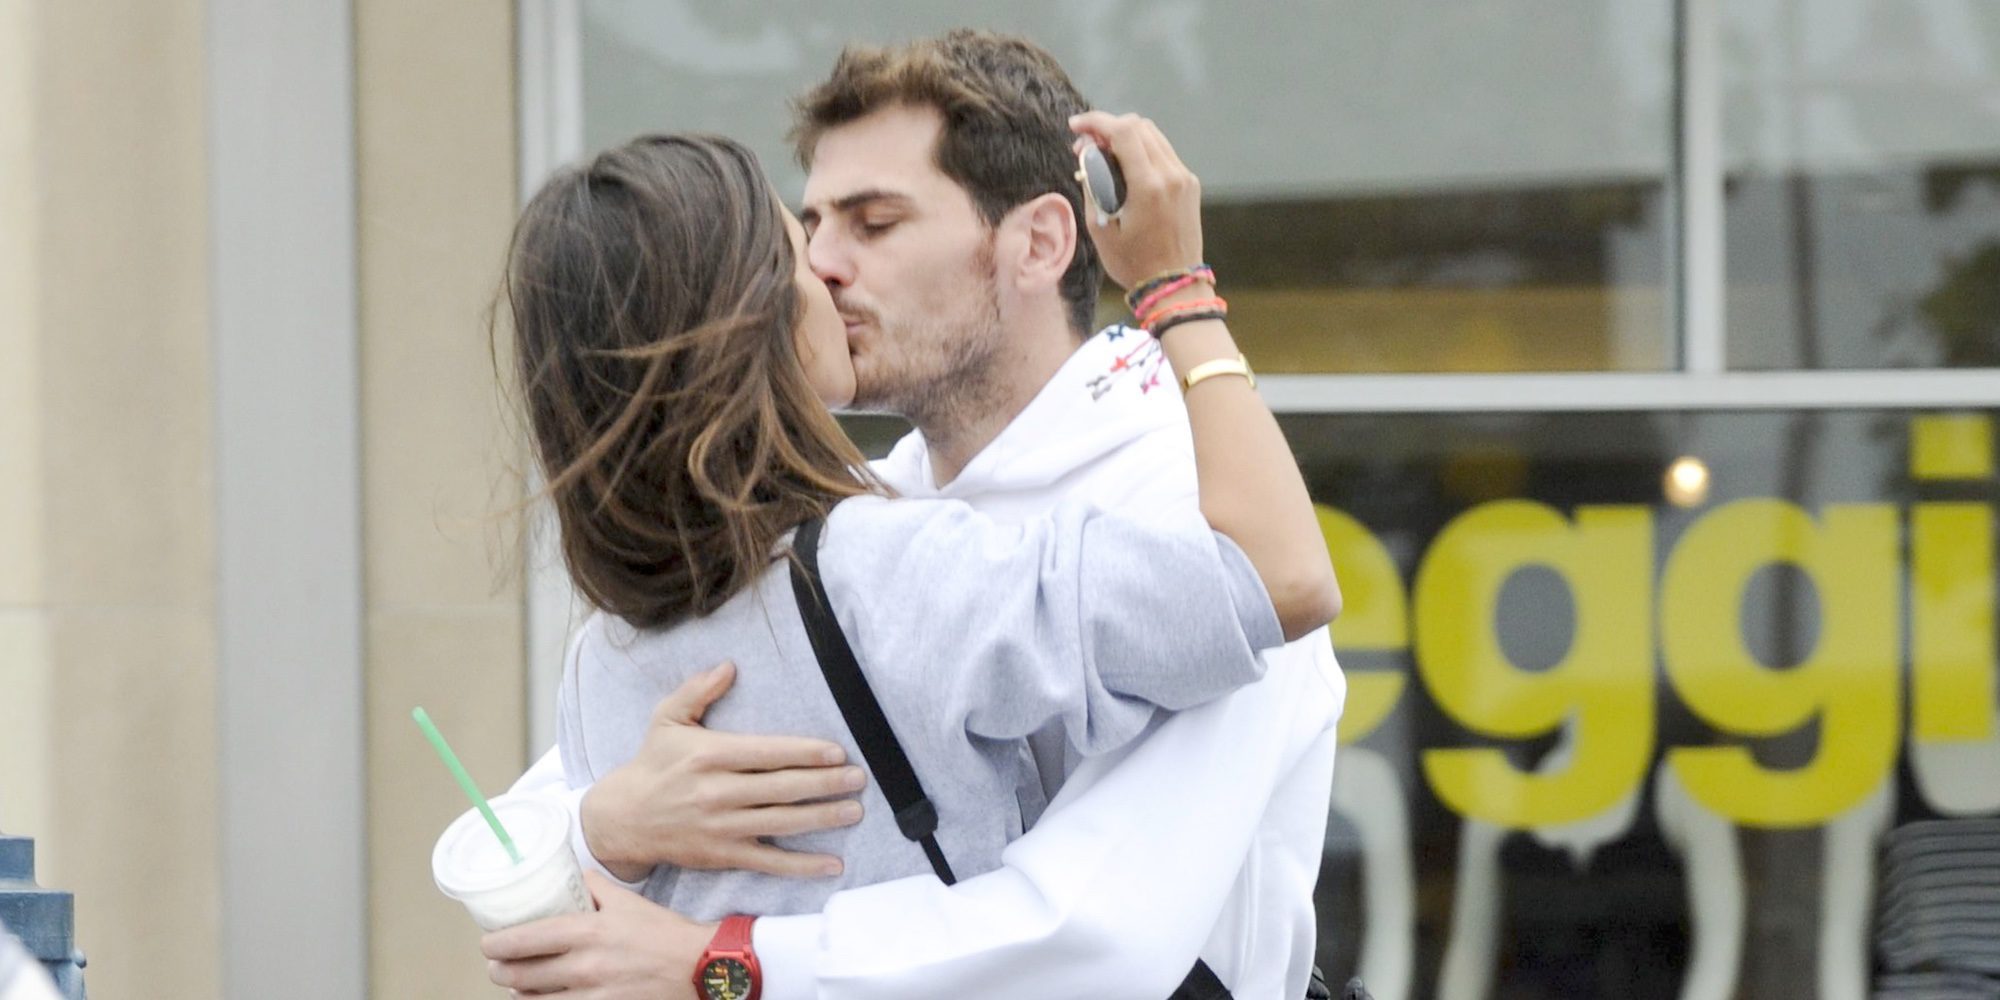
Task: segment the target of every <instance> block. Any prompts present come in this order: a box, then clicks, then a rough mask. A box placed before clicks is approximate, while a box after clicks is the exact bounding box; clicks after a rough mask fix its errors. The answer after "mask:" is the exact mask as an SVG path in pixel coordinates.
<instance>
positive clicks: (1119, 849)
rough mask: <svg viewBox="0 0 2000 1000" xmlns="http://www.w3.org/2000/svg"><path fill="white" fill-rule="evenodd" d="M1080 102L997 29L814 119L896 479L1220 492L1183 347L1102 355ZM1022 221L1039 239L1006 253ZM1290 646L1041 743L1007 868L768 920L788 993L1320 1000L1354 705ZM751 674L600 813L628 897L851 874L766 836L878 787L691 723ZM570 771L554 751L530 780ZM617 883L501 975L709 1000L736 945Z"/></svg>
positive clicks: (1050, 500)
mask: <svg viewBox="0 0 2000 1000" xmlns="http://www.w3.org/2000/svg"><path fill="white" fill-rule="evenodd" d="M1085 107H1086V105H1085V103H1084V101H1083V99H1082V98H1081V96H1080V95H1078V94H1077V93H1076V90H1075V88H1074V86H1073V85H1072V84H1071V83H1070V81H1069V80H1068V78H1067V77H1066V76H1065V75H1064V74H1063V72H1062V70H1061V69H1060V67H1058V66H1057V65H1056V64H1055V62H1054V60H1053V59H1051V58H1050V57H1049V56H1048V54H1047V53H1045V52H1042V51H1041V50H1039V49H1037V48H1035V47H1033V46H1032V45H1030V44H1028V43H1026V42H1022V41H1019V40H1014V39H1007V38H1001V37H997V36H993V35H988V34H983V33H977V32H954V33H952V34H950V35H947V36H945V37H943V38H940V39H934V40H927V41H920V42H916V43H913V44H911V45H909V46H906V47H902V48H897V49H890V50H849V51H848V52H846V53H844V54H843V55H842V57H841V60H840V62H839V64H838V65H837V66H836V67H835V69H834V71H833V73H832V76H831V77H830V78H829V79H828V80H827V81H826V82H825V83H823V84H822V85H820V86H819V87H818V88H816V89H814V90H813V91H812V92H811V93H809V94H808V95H806V96H805V97H804V98H803V99H802V100H801V101H800V103H799V109H798V110H799V116H798V121H797V123H796V128H795V130H794V135H795V138H796V141H797V143H798V149H799V153H800V157H801V160H802V161H803V162H805V163H806V165H807V166H808V167H809V169H810V175H809V177H808V179H807V182H806V191H805V198H804V206H803V209H804V210H803V212H802V213H801V218H802V221H803V222H804V223H805V224H806V227H807V229H808V231H809V233H810V242H809V251H808V257H809V261H810V264H811V266H812V267H813V269H814V271H815V272H816V273H817V274H818V275H819V276H820V278H821V279H822V280H824V281H825V282H826V283H827V284H828V286H829V288H830V289H831V290H832V292H833V295H834V299H835V302H836V303H837V304H838V305H839V307H840V309H841V312H842V315H843V317H844V318H845V319H846V320H847V321H848V335H849V342H850V348H851V351H852V354H853V360H854V365H855V374H856V381H857V386H858V390H859V391H858V398H857V405H858V406H860V407H862V408H866V409H880V410H887V411H891V412H896V413H900V414H902V415H903V416H905V417H907V418H909V419H910V420H911V422H912V423H913V424H914V425H915V426H916V428H917V430H916V432H915V433H913V434H912V435H911V436H910V437H908V438H906V439H905V440H904V441H902V442H901V443H900V444H899V445H898V446H897V447H896V449H895V451H894V453H893V454H892V455H891V456H890V457H889V458H888V459H886V460H885V461H884V462H882V463H879V465H878V470H877V471H878V472H879V473H880V474H881V475H882V477H883V478H884V479H885V481H887V482H888V483H889V484H890V485H891V486H893V487H894V488H896V489H897V490H898V491H899V492H901V493H903V494H905V495H909V496H944V497H953V498H958V499H962V500H965V501H967V502H968V503H971V504H972V505H973V506H975V507H977V508H979V509H980V510H982V511H984V512H986V513H988V514H989V515H992V516H994V517H996V518H1000V519H1003V520H1019V519H1024V518H1029V517H1034V516H1036V515H1038V514H1040V513H1042V512H1044V511H1045V510H1047V509H1048V508H1050V507H1052V506H1053V505H1054V503H1055V502H1056V500H1057V499H1058V498H1059V497H1063V496H1078V495H1081V496H1084V497H1087V498H1089V499H1091V500H1093V501H1095V502H1096V503H1098V504H1100V505H1102V506H1105V507H1108V508H1113V509H1118V510H1121V511H1124V512H1128V513H1132V514H1135V515H1141V516H1143V515H1147V514H1159V513H1164V512H1166V511H1169V510H1171V509H1175V508H1177V507H1178V508H1179V509H1183V510H1185V509H1187V505H1192V504H1194V503H1195V502H1196V498H1195V488H1194V482H1195V480H1194V472H1193V462H1192V450H1191V448H1192V445H1191V441H1190V439H1189V436H1188V431H1187V427H1186V423H1185V419H1184V417H1183V416H1181V414H1180V413H1179V412H1178V409H1177V407H1178V406H1179V405H1180V404H1179V400H1178V397H1177V396H1176V395H1175V393H1174V392H1173V390H1172V382H1173V379H1172V375H1171V373H1170V372H1163V370H1162V367H1161V365H1162V359H1161V358H1160V357H1159V352H1158V350H1157V347H1156V346H1155V345H1153V344H1152V342H1151V341H1150V340H1149V339H1148V338H1147V337H1146V335H1145V334H1143V333H1141V332H1138V331H1128V330H1125V329H1123V328H1113V329H1112V330H1108V331H1105V332H1104V333H1102V334H1099V335H1098V336H1096V337H1092V338H1088V339H1086V334H1087V331H1088V330H1089V329H1090V326H1091V318H1092V314H1093V310H1094V308H1095V305H1096V299H1097V294H1098V287H1099V284H1100V281H1101V269H1100V266H1099V264H1098V262H1097V260H1096V257H1095V254H1094V252H1093V250H1092V248H1091V245H1090V242H1089V241H1088V239H1085V238H1083V237H1082V235H1081V224H1080V220H1081V219H1082V213H1083V211H1084V205H1083V202H1082V195H1081V191H1080V189H1079V187H1078V185H1077V183H1076V182H1075V180H1074V179H1073V177H1072V174H1073V172H1074V170H1075V168H1076V162H1075V159H1074V156H1073V154H1071V153H1070V142H1071V140H1072V139H1073V138H1074V137H1073V135H1072V132H1071V118H1072V116H1074V115H1077V114H1079V113H1081V112H1083V111H1084V110H1085ZM1132 125H1133V123H1132V122H1130V121H1122V120H1115V119H1111V118H1110V117H1109V116H1104V115H1099V114H1094V113H1093V114H1091V115H1089V116H1086V117H1085V118H1084V119H1083V120H1082V121H1081V122H1080V127H1083V128H1086V129H1092V130H1096V131H1097V132H1100V133H1102V132H1107V131H1112V130H1117V129H1124V128H1130V127H1132ZM1052 192H1053V193H1055V195H1052V194H1051V193H1052ZM1003 220H1006V221H1007V222H1008V223H1009V225H1007V226H1006V227H1005V228H1006V230H1007V231H1008V232H1009V233H1012V234H1016V236H1015V237H1010V239H1015V240H1016V243H1015V244H1010V245H1009V246H1007V247H998V246H997V245H996V239H995V234H996V232H997V231H998V230H999V228H1000V224H1001V223H1002V222H1003ZM1020 234H1025V235H1020ZM1021 240H1025V241H1027V243H1028V244H1029V245H1026V246H1024V245H1020V244H1019V241H1021ZM1001 259H1004V261H1005V262H1006V263H1005V264H1004V265H997V264H996V260H1001ZM1188 263H1189V264H1193V263H1196V262H1195V261H1189V262H1188ZM1162 585H1163V586H1170V585H1172V582H1171V581H1162ZM1164 625H1166V623H1163V626H1164ZM1269 655H1270V661H1269V664H1270V669H1269V670H1268V671H1267V673H1266V676H1265V678H1264V679H1263V680H1261V681H1259V682H1257V683H1255V684H1252V685H1250V686H1249V687H1246V688H1244V689H1242V690H1240V691H1238V692H1236V693H1234V694H1232V695H1230V696H1227V697H1225V698H1223V699H1221V700H1219V701H1217V702H1215V703H1212V704H1210V705H1207V706H1203V707H1201V708H1198V709H1195V710H1192V711H1189V712H1185V713H1181V714H1179V715H1177V716H1173V717H1171V718H1167V719H1164V720H1162V721H1160V722H1158V723H1156V724H1155V725H1154V727H1153V728H1152V729H1151V730H1150V731H1149V732H1148V734H1147V735H1145V736H1143V737H1142V738H1140V739H1139V740H1137V741H1134V742H1133V743H1132V744H1130V745H1128V746H1127V747H1125V748H1124V749H1122V750H1120V751H1118V752H1116V753H1113V754H1110V755H1107V756H1104V757H1100V758H1094V759H1089V760H1084V761H1074V760H1069V759H1067V757H1068V755H1067V754H1066V753H1064V752H1063V750H1062V748H1061V747H1060V746H1059V745H1051V743H1050V741H1047V740H1043V741H1039V742H1038V743H1037V750H1038V753H1037V762H1036V763H1037V764H1038V766H1039V767H1040V769H1041V772H1042V774H1043V775H1044V782H1043V783H1042V784H1041V785H1036V786H1031V787H1026V788H1023V789H1021V790H1020V792H1019V794H1020V798H1021V807H1022V809H1023V816H1024V821H1028V822H1033V823H1034V824H1035V825H1034V828H1033V829H1032V830H1031V831H1030V832H1029V833H1028V834H1027V835H1025V836H1024V837H1022V838H1021V839H1020V840H1018V841H1016V842H1015V843H1014V844H1012V845H1010V847H1009V848H1008V849H1007V852H1006V855H1005V866H1004V867H1003V868H1001V869H1000V870H998V871H995V872H990V873H987V874H985V875H982V876H979V877H977V878H973V879H970V880H967V881H966V882H964V883H961V884H960V885H958V886H955V887H946V886H945V885H943V883H942V882H940V881H939V880H937V879H935V878H930V877H923V878H912V879H903V880H900V881H897V882H891V883H884V884H880V885H875V886H868V887H864V888H860V889H855V890H850V891H847V892H843V893H839V894H837V895H836V896H835V897H834V898H833V900H832V902H830V903H829V904H828V906H827V908H826V909H825V911H824V912H823V913H821V914H817V915H808V916H795V917H774V918H763V919H759V920H757V921H756V922H755V924H754V925H753V947H754V951H755V954H756V956H757V959H758V962H759V964H760V966H761V978H762V984H761V989H762V995H763V996H764V997H767V998H770V1000H785V998H790V997H807V996H819V997H936V996H941V995H956V996H959V997H974V996H994V997H1018V996H1063V995H1085V994H1088V995H1092V996H1128V995H1129V996H1135V997H1166V996H1168V995H1169V994H1171V993H1173V992H1174V990H1175V989H1176V987H1177V986H1179V985H1180V984H1181V983H1182V980H1183V978H1184V977H1185V976H1186V975H1187V974H1188V969H1189V968H1190V966H1192V965H1194V963H1195V961H1196V959H1197V957H1199V958H1200V959H1202V960H1204V961H1205V963H1206V965H1207V966H1208V967H1209V968H1211V969H1212V970H1213V972H1214V973H1215V975H1216V976H1217V977H1218V978H1219V979H1220V982H1221V983H1222V984H1223V985H1225V986H1226V987H1227V988H1228V989H1229V991H1230V994H1231V995H1233V996H1235V997H1237V998H1240V1000H1247V998H1253V997H1254V998H1279V997H1286V998H1289V997H1297V996H1300V995H1302V994H1303V991H1304V985H1305V980H1306V977H1307V974H1308V971H1309V969H1310V966H1311V962H1312V952H1313V941H1314V931H1315V927H1314V920H1313V913H1312V902H1311V892H1312V886H1313V883H1314V881H1315V878H1316V876H1317V873H1318V866H1319V860H1320V850H1321V844H1322V841H1323V836H1324V831H1325V823H1326V815H1327V799H1328V796H1329V794H1330V790H1331V782H1332V767H1333V754H1334V745H1335V736H1334V726H1335V722H1336V720H1337V718H1338V715H1339V710H1340V705H1341V700H1342V697H1343V694H1344V686H1343V683H1342V681H1341V678H1340V675H1339V671H1338V668H1337V667H1336V666H1335V665H1334V663H1333V658H1332V649H1331V646H1330V644H1329V642H1328V639H1327V636H1326V634H1325V633H1324V632H1323V631H1322V632H1318V633H1315V634H1313V635H1311V636H1308V637H1307V638H1306V639H1304V640H1301V641H1300V642H1298V643H1294V644H1292V645H1291V646H1288V647H1285V648H1284V649H1281V650H1277V651H1273V652H1272V653H1271V654H1269ZM727 683H728V672H727V669H726V668H725V669H721V670H718V671H717V672H715V673H713V674H711V675H708V676H706V677H705V678H698V679H697V680H696V681H695V682H691V684H690V686H689V687H688V688H684V689H683V691H681V692H679V693H677V694H676V695H675V696H673V697H670V698H669V699H668V701H667V702H666V703H664V704H663V705H662V708H661V710H660V712H659V713H657V714H656V721H657V722H658V725H656V727H655V729H654V731H653V733H652V734H651V735H650V736H649V738H648V741H647V746H646V747H645V748H644V749H642V751H641V753H640V755H639V758H638V759H637V760H635V761H634V762H633V763H632V764H630V765H628V766H627V768H624V769H621V770H620V771H619V772H617V773H615V774H614V775H612V776H610V777H607V778H606V779H605V780H604V781H603V782H601V783H600V784H599V785H598V786H596V787H595V788H593V789H591V790H590V791H589V792H588V793H587V794H585V795H584V796H583V797H582V799H581V802H580V804H579V807H578V811H579V815H580V817H581V821H580V823H579V837H578V840H579V853H580V854H582V855H584V856H585V857H586V859H587V860H593V861H600V862H603V863H604V864H605V865H606V866H607V867H608V868H609V869H610V870H611V871H612V872H614V873H615V874H619V875H623V876H625V877H627V878H630V877H634V876H636V875H637V874H639V873H641V872H643V871H644V870H645V869H646V868H648V867H650V866H651V865H652V864H653V863H656V862H657V863H668V864H677V865H682V866H688V867H745V868H754V869H757V870H761V871H770V872H774V873H778V874H793V875H799V876H802V877H804V876H811V875H815V874H821V875H823V874H827V873H829V872H830V871H833V870H836V869H834V868H832V867H831V866H833V865H837V859H829V858H822V857H816V856H801V855H791V854H786V853H784V852H782V851H779V850H777V849H776V848H774V847H772V846H770V845H769V844H766V843H763V842H761V840H760V839H759V838H761V837H763V836H772V835H782V834H785V833H791V832H798V831H800V830H804V829H817V828H823V827H826V826H831V825H836V824H838V823H841V822H847V821H851V820H850V819H848V818H846V817H843V816H841V815H840V814H839V810H840V809H841V808H842V807H845V806H847V805H848V803H846V802H844V801H835V802H821V801H813V800H816V799H821V798H824V797H826V796H829V795H835V794H847V793H849V792H851V790H852V788H853V787H856V786H855V785H853V784H847V783H848V782H852V781H854V780H855V779H856V778H857V777H858V775H857V774H856V773H855V772H853V771H852V770H851V769H848V768H843V767H839V766H834V765H835V764H837V760H838V756H837V755H838V749H837V748H831V753H832V754H833V757H831V758H829V757H827V756H824V755H826V754H828V753H829V749H830V745H827V744H821V743H817V742H815V741H798V740H791V741H787V740H782V739H775V738H774V739H768V740H759V739H758V738H754V737H746V736H740V735H734V734H721V733H707V732H706V731H703V730H700V729H699V728H697V727H695V726H694V725H693V723H694V722H696V721H698V719H699V717H700V712H701V709H702V708H703V707H704V706H705V705H706V704H707V703H709V702H710V701H713V700H714V699H715V698H716V697H719V696H720V695H721V693H722V691H723V690H724V689H725V688H726V686H727ZM560 773H561V770H560V766H559V765H552V764H551V763H550V762H549V761H548V760H546V759H545V761H544V762H543V763H542V764H539V765H537V768H536V770H535V771H534V772H531V774H530V776H529V777H528V778H525V779H524V781H523V784H524V785H526V786H534V785H536V784H538V783H543V782H546V781H547V780H548V778H549V776H551V775H556V776H559V775H560ZM517 787H518V786H517ZM1058 788H1059V791H1058ZM1050 796H1053V799H1052V800H1051V798H1050ZM801 803H803V804H801ZM1044 807H1046V811H1045V812H1044V811H1043V810H1044ZM1038 814H1039V820H1038V821H1037V816H1038ZM591 878H592V880H593V889H594V890H595V891H596V892H597V894H598V896H599V900H600V904H601V905H602V907H603V909H601V910H600V911H599V912H598V913H595V914H587V915H579V916H576V917H564V918H556V919H554V920H550V921H543V922H541V923H538V924H532V925H528V926H525V927H521V928H514V929H510V930H508V931H503V932H499V933H496V934H493V935H489V936H488V937H487V939H486V941H485V943H484V948H485V951H486V953H487V954H488V956H489V957H490V958H493V959H495V965H494V980H495V981H496V982H498V983H500V984H501V985H505V986H512V987H515V988H517V989H545V988H548V987H549V985H550V984H558V983H559V984H560V985H562V986H565V987H568V988H569V989H570V990H571V991H572V992H575V993H578V994H579V995H581V996H585V997H600V996H601V997H622V996H645V995H658V991H659V990H661V989H674V990H678V991H679V992H677V993H670V994H669V995H686V989H687V986H686V984H687V983H688V981H689V978H690V976H691V974H692V971H693V969H694V966H695V964H696V960H697V958H698V957H699V956H700V955H701V953H702V951H703V950H704V949H705V948H706V947H707V946H708V945H709V940H710V936H711V935H712V934H713V933H714V929H713V928H710V927H703V926H698V925H695V924H692V923H691V922H688V921H685V920H682V919H680V918H678V917H677V916H676V915H674V914H671V913H669V912H667V911H665V910H663V909H661V908H659V907H657V906H653V905H652V904H651V903H648V902H646V901H645V900H643V899H640V898H638V897H636V896H633V895H631V894H630V893H628V892H625V891H623V890H620V889H619V888H617V887H615V886H612V885H611V884H610V883H609V882H606V881H604V880H602V879H599V878H598V877H597V876H596V875H595V874H594V873H593V874H592V875H591Z"/></svg>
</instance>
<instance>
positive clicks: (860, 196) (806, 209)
mask: <svg viewBox="0 0 2000 1000" xmlns="http://www.w3.org/2000/svg"><path fill="white" fill-rule="evenodd" d="M882 201H888V202H898V203H903V204H907V203H908V202H909V201H910V196H909V195H907V194H904V193H902V192H901V191H890V190H888V189H886V188H868V189H866V190H862V191H856V192H854V193H853V194H847V195H842V196H840V197H838V198H835V199H834V200H833V203H832V204H831V205H829V206H827V207H828V208H830V209H831V210H833V211H835V212H852V211H854V210H855V209H857V208H860V207H862V206H864V205H872V204H874V203H876V202H882ZM821 211H822V210H821V209H820V207H819V206H817V205H805V206H802V207H801V208H800V209H799V221H801V222H804V221H807V220H812V219H818V218H819V217H820V213H821Z"/></svg>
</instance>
